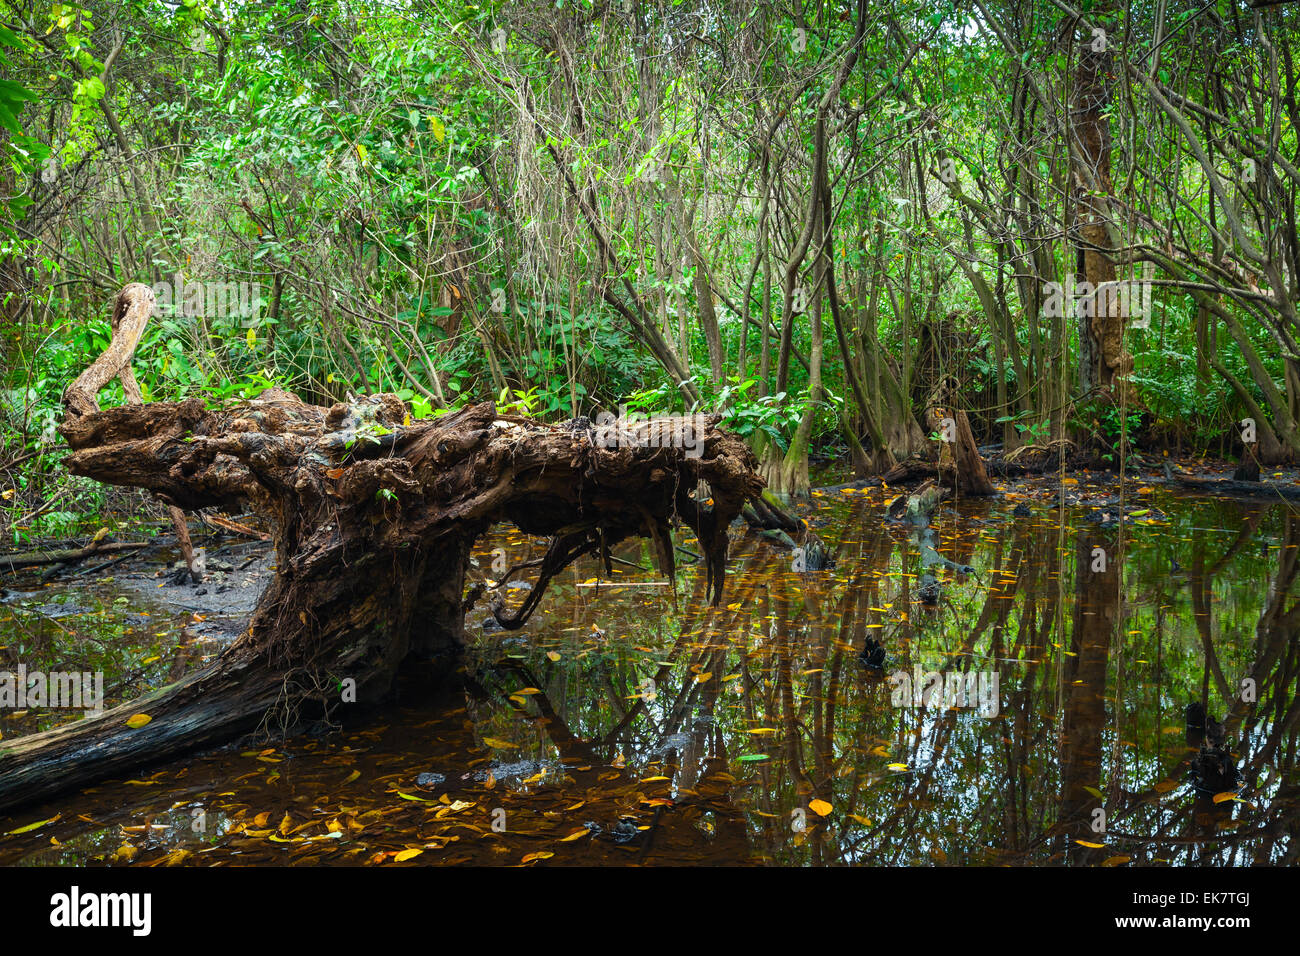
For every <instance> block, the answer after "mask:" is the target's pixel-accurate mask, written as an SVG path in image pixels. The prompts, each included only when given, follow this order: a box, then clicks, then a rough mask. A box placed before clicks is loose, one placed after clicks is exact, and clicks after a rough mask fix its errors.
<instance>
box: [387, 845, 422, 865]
mask: <svg viewBox="0 0 1300 956" xmlns="http://www.w3.org/2000/svg"><path fill="white" fill-rule="evenodd" d="M423 852H424V851H423V850H422V849H420V848H419V847H412V848H411V849H409V850H403V851H402V852H401V853H399V854H397V856H395V857H393V862H395V863H404V862H405V861H407V860H413V859H415V858H416V857H417V856H419V855H420V854H421V853H423Z"/></svg>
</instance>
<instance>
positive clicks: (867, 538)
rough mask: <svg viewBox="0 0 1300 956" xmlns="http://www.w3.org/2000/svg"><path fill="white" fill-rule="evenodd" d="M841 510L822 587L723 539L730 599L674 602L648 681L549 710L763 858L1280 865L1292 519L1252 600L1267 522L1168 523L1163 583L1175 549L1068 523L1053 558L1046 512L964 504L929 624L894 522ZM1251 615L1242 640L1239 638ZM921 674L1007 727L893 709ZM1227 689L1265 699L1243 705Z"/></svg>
mask: <svg viewBox="0 0 1300 956" xmlns="http://www.w3.org/2000/svg"><path fill="white" fill-rule="evenodd" d="M849 509H850V514H849V516H848V518H847V520H846V521H845V522H844V524H843V532H842V533H841V534H840V535H839V536H838V544H837V546H836V549H835V550H836V554H835V557H836V560H837V564H838V569H839V570H838V571H836V572H835V573H834V574H821V575H818V574H801V573H797V572H795V571H793V570H792V569H791V565H790V560H789V556H788V555H786V554H783V553H781V552H778V551H776V550H775V549H772V548H769V547H766V546H764V545H763V544H753V543H749V542H742V543H739V544H738V546H737V551H738V552H740V551H741V550H742V549H746V550H745V553H744V556H743V557H741V558H740V559H739V560H738V561H737V563H738V564H740V567H739V568H737V570H736V573H735V574H734V576H733V579H732V591H731V593H730V595H729V599H728V603H727V605H726V606H725V607H719V608H717V609H709V608H707V607H704V606H703V605H704V603H705V602H704V601H703V600H702V594H695V595H690V596H687V597H685V599H684V600H683V603H682V614H681V617H680V620H679V621H678V622H677V623H678V624H679V625H680V627H679V628H678V636H677V638H676V640H675V642H674V643H673V644H672V646H671V649H670V650H668V651H667V652H666V653H665V654H661V655H659V657H658V661H659V663H658V665H657V668H656V669H655V670H653V671H650V672H648V673H647V672H646V671H645V670H644V666H643V665H641V666H638V665H637V664H636V662H631V661H628V660H622V661H620V660H617V659H615V660H609V659H606V658H603V657H599V656H597V657H593V658H592V663H591V665H590V667H589V668H587V669H586V670H585V671H584V672H583V673H582V674H581V675H577V674H574V673H570V674H569V677H568V680H575V679H577V680H580V681H582V682H584V684H585V688H584V690H582V691H581V692H579V693H577V694H575V693H574V692H573V689H572V688H570V692H569V693H568V695H567V697H565V700H566V701H567V703H566V705H565V707H566V708H567V710H568V711H569V713H568V715H567V718H566V719H567V720H568V721H569V725H570V726H578V725H582V727H581V730H580V731H577V733H579V734H580V735H581V736H582V737H583V738H584V739H586V740H590V741H593V742H594V746H595V747H596V748H597V750H598V751H599V753H598V754H597V755H596V756H598V757H601V758H603V759H612V758H613V756H614V755H615V754H616V753H621V754H623V755H625V757H626V759H627V761H628V763H629V765H636V766H641V767H650V768H651V769H653V770H654V771H655V773H658V774H662V775H665V776H668V777H669V778H670V780H671V787H672V788H674V789H675V790H677V791H678V792H679V793H681V794H682V796H681V797H679V799H681V800H682V801H683V803H685V804H689V803H691V801H692V799H693V797H692V793H693V792H695V791H698V790H699V789H700V788H701V787H702V786H703V785H704V784H705V783H709V782H711V783H712V784H713V790H712V791H711V793H712V795H711V798H710V799H711V800H713V801H714V803H713V806H714V807H715V808H716V807H718V806H726V807H729V808H731V810H730V811H727V812H723V813H722V817H724V818H725V819H727V820H729V821H732V822H734V821H736V820H739V819H740V817H739V816H738V814H739V813H742V812H743V814H744V816H745V819H746V820H747V826H748V829H749V834H750V839H751V842H752V844H753V846H754V848H755V852H756V853H757V855H758V856H759V857H760V858H765V859H768V860H771V861H774V862H808V863H813V864H819V863H820V864H834V863H851V862H858V863H873V864H895V863H897V864H906V863H917V862H919V863H936V862H937V863H948V864H958V863H964V862H1007V863H1025V862H1037V863H1043V862H1049V863H1050V862H1056V863H1067V862H1068V863H1070V864H1075V865H1077V864H1083V865H1087V864H1097V863H1102V862H1109V863H1112V864H1114V863H1124V862H1129V861H1132V862H1134V863H1138V864H1147V863H1163V862H1165V861H1168V862H1172V863H1176V864H1193V865H1195V864H1198V863H1200V864H1203V863H1247V862H1284V861H1290V860H1291V859H1292V858H1293V857H1294V854H1295V852H1296V851H1295V849H1294V841H1292V840H1291V839H1290V837H1291V835H1292V831H1293V829H1294V828H1295V826H1296V817H1297V815H1296V812H1295V810H1296V803H1297V801H1296V792H1295V787H1296V776H1297V775H1296V772H1295V766H1294V760H1295V757H1294V750H1295V745H1296V742H1297V741H1296V709H1295V708H1296V703H1295V680H1296V663H1297V662H1296V659H1295V655H1296V648H1295V640H1294V637H1295V635H1296V633H1297V614H1300V611H1298V610H1297V607H1296V602H1295V599H1294V598H1293V597H1292V594H1293V592H1294V587H1293V585H1294V584H1295V576H1296V572H1297V564H1296V562H1297V558H1296V550H1297V547H1296V545H1297V543H1298V542H1297V528H1296V525H1295V522H1294V521H1293V520H1291V519H1289V518H1288V519H1286V521H1285V525H1284V527H1283V528H1282V535H1283V541H1282V544H1283V547H1282V548H1281V549H1280V550H1275V551H1273V552H1272V557H1273V563H1274V565H1275V566H1274V567H1273V568H1272V569H1271V576H1270V577H1269V585H1268V588H1267V593H1264V591H1265V589H1264V588H1263V587H1259V588H1255V587H1254V585H1253V582H1257V581H1258V582H1262V580H1263V579H1264V577H1265V571H1266V570H1267V567H1268V560H1267V556H1260V555H1258V554H1257V552H1256V551H1255V550H1254V549H1253V548H1252V547H1251V543H1252V542H1255V543H1256V544H1257V543H1258V541H1259V540H1261V534H1262V532H1261V526H1262V520H1263V516H1262V515H1260V514H1257V515H1254V516H1252V517H1250V518H1249V520H1247V521H1246V523H1245V524H1244V525H1243V528H1242V531H1241V533H1240V534H1239V535H1238V536H1237V538H1236V540H1235V541H1233V542H1232V543H1231V544H1228V545H1227V547H1226V549H1225V546H1224V544H1223V543H1222V540H1223V535H1222V534H1221V533H1220V534H1215V533H1214V532H1212V531H1207V530H1206V529H1204V528H1199V527H1197V525H1201V524H1207V523H1210V522H1207V521H1205V520H1203V519H1204V517H1205V516H1204V515H1202V516H1201V518H1200V519H1197V520H1190V519H1189V520H1188V521H1187V522H1184V523H1183V524H1180V525H1179V526H1178V527H1177V528H1176V529H1172V530H1177V531H1179V532H1181V533H1183V536H1185V537H1186V539H1187V540H1186V541H1184V542H1181V543H1179V545H1178V548H1179V550H1178V551H1177V554H1178V555H1180V556H1182V558H1183V560H1182V561H1181V563H1179V564H1178V565H1177V566H1176V567H1177V570H1176V571H1173V570H1172V569H1173V568H1174V567H1175V565H1173V564H1172V563H1171V560H1170V558H1169V557H1168V555H1169V554H1170V553H1173V552H1172V551H1171V550H1169V548H1170V547H1172V546H1173V541H1172V540H1158V539H1155V538H1149V539H1148V538H1144V537H1143V536H1141V535H1137V534H1135V533H1133V532H1132V531H1127V532H1126V535H1127V536H1128V538H1129V540H1128V541H1127V542H1125V543H1124V546H1123V549H1121V541H1120V538H1119V534H1118V532H1117V531H1115V530H1105V529H1101V528H1097V527H1094V526H1091V525H1086V524H1085V525H1083V526H1082V528H1081V530H1079V532H1078V533H1077V535H1075V540H1074V541H1073V542H1070V541H1069V537H1070V535H1072V534H1075V533H1074V532H1073V531H1071V530H1070V529H1068V528H1067V529H1066V530H1065V532H1064V533H1060V529H1059V528H1058V527H1056V526H1055V525H1054V524H1053V523H1052V522H1051V521H1047V522H1032V521H1031V522H1021V523H1017V524H1015V525H1014V526H1011V527H1007V526H1006V525H1005V524H1004V523H1003V521H1004V519H1002V518H1000V517H997V516H995V515H991V514H989V513H988V512H987V511H984V512H979V511H972V510H971V509H969V508H965V507H963V512H962V520H961V521H959V522H957V527H955V528H953V527H940V528H939V538H940V548H941V549H942V551H943V553H944V555H945V556H946V557H948V558H950V559H952V560H953V561H954V562H955V563H957V564H971V565H974V566H975V567H976V568H978V569H979V570H978V574H977V576H975V577H968V578H965V579H961V578H957V577H956V576H954V574H953V573H952V572H943V573H941V576H942V579H943V582H944V586H943V595H944V597H943V599H942V600H941V601H940V602H939V603H938V605H937V606H935V607H929V606H927V605H926V604H925V603H924V602H922V601H920V600H919V599H918V597H917V594H916V589H917V581H918V578H919V573H920V571H921V570H923V569H922V567H921V565H920V554H919V549H918V548H917V545H916V542H915V541H913V540H910V538H909V532H908V531H907V529H904V528H896V527H888V526H885V525H882V524H881V523H880V522H879V521H878V520H877V517H876V512H875V510H874V509H873V507H872V506H871V505H870V504H869V503H868V502H867V501H866V500H865V498H859V499H858V500H856V501H854V502H852V503H851V504H850V505H849ZM1211 511H1212V509H1211ZM947 523H948V524H949V525H951V524H952V522H951V520H950V521H948V522H947ZM1184 525H1186V527H1184ZM985 527H988V528H989V530H988V531H985V530H984V528H985ZM1142 530H1143V531H1145V530H1146V529H1145V528H1144V529H1142ZM828 537H829V536H828ZM1263 537H1264V539H1265V540H1266V539H1267V535H1266V534H1265V535H1263ZM1071 545H1072V546H1071ZM1098 548H1099V549H1101V551H1102V552H1104V553H1105V555H1106V558H1107V560H1106V561H1105V563H1104V564H1103V565H1096V564H1095V555H1096V554H1097V552H1096V550H1095V549H1098ZM1183 565H1186V568H1184V567H1183ZM1121 579H1122V580H1123V582H1124V584H1123V587H1124V591H1123V594H1121ZM1225 587H1226V588H1227V589H1228V591H1229V592H1230V593H1229V597H1231V600H1230V601H1228V602H1227V604H1226V605H1225V603H1224V601H1222V600H1221V598H1222V596H1223V592H1224V588H1225ZM1198 615H1199V616H1198ZM1215 615H1218V620H1217V621H1216V619H1215ZM1062 621H1067V622H1068V626H1067V627H1066V628H1065V629H1064V639H1063V637H1062V633H1063V629H1062V627H1061V622H1062ZM1251 621H1253V622H1254V625H1253V626H1254V631H1255V639H1254V643H1253V646H1251V645H1250V643H1249V642H1248V641H1242V640H1239V639H1238V638H1240V636H1241V635H1243V634H1246V633H1247V631H1248V629H1249V626H1250V622H1251ZM1193 622H1194V623H1193ZM629 640H635V637H633V638H629ZM868 640H874V641H878V642H879V643H880V644H882V645H883V646H884V647H885V648H886V649H887V651H888V655H889V657H888V663H887V664H886V665H885V668H884V672H885V674H884V675H877V674H873V673H872V672H870V671H869V670H868V669H866V668H863V667H862V666H861V664H860V662H859V660H858V651H860V650H861V648H862V647H863V646H864V645H865V644H866V642H867V641H868ZM918 669H919V671H920V672H926V671H937V672H940V673H941V674H943V675H949V674H975V673H978V672H980V671H983V670H996V672H997V675H998V681H999V686H1000V689H1001V693H1000V700H999V706H1000V710H1001V712H1000V714H999V715H998V716H997V717H996V718H995V719H985V718H983V717H981V716H980V715H979V714H978V712H977V711H975V710H973V709H971V708H969V707H967V708H962V709H947V710H942V709H934V708H930V709H919V708H915V707H904V706H894V705H893V704H892V702H891V697H892V695H893V692H894V688H893V686H892V685H891V683H890V681H889V680H888V679H887V676H885V675H889V674H891V673H893V672H896V671H904V672H906V673H908V674H909V675H913V674H916V673H917V672H918ZM706 675H707V677H706ZM647 676H649V677H650V678H651V679H652V680H653V681H654V685H653V686H654V687H655V688H656V691H657V692H656V693H655V695H654V696H653V699H647V695H645V694H644V693H642V689H643V688H644V686H645V680H646V678H647ZM1243 678H1251V679H1253V680H1254V681H1255V683H1256V686H1257V688H1258V694H1257V696H1256V699H1254V700H1244V699H1242V698H1241V696H1240V693H1239V691H1238V690H1237V688H1238V687H1239V682H1240V681H1241V680H1242V679H1243ZM1198 692H1199V693H1202V694H1204V695H1205V702H1206V703H1207V705H1208V706H1209V709H1210V711H1211V712H1212V713H1214V714H1220V713H1221V714H1222V715H1223V723H1224V728H1225V736H1226V746H1227V748H1228V749H1229V750H1231V751H1232V752H1233V753H1234V754H1235V756H1236V757H1237V758H1240V762H1241V766H1242V771H1243V788H1242V791H1241V794H1242V797H1241V799H1242V801H1245V802H1239V801H1236V800H1222V801H1221V802H1219V803H1215V802H1214V801H1213V795H1212V794H1208V793H1198V792H1197V791H1196V790H1195V789H1194V788H1193V787H1192V786H1191V785H1190V779H1189V774H1190V772H1191V770H1192V768H1193V761H1194V760H1195V759H1196V758H1197V756H1198V751H1197V750H1196V749H1193V748H1190V747H1188V746H1187V737H1186V734H1185V729H1184V726H1183V711H1184V708H1185V707H1186V705H1187V702H1188V700H1189V699H1192V698H1193V697H1195V696H1196V695H1197V694H1198ZM597 699H599V701H600V703H599V704H597V703H596V700H597ZM1116 701H1119V705H1118V706H1117V705H1116ZM607 702H608V703H607ZM742 757H749V758H751V761H742V760H741V759H740V758H742ZM756 757H761V758H764V759H759V760H753V759H752V758H756ZM891 768H892V769H891ZM822 801H824V803H825V804H829V805H830V807H831V810H830V813H829V816H828V817H823V816H821V814H819V813H818V812H817V809H818V808H823V809H824V807H823V805H822ZM1098 811H1103V812H1104V816H1102V814H1101V813H1099V812H1098ZM673 812H675V811H673ZM1087 844H1099V846H1088V845H1087ZM720 862H721V861H720Z"/></svg>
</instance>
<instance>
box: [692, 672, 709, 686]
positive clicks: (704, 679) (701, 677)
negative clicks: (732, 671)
mask: <svg viewBox="0 0 1300 956" xmlns="http://www.w3.org/2000/svg"><path fill="white" fill-rule="evenodd" d="M712 677H713V671H705V672H704V673H703V674H696V675H695V683H697V684H707V683H708V682H709V680H710V679H711V678H712Z"/></svg>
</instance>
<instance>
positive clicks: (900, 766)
mask: <svg viewBox="0 0 1300 956" xmlns="http://www.w3.org/2000/svg"><path fill="white" fill-rule="evenodd" d="M888 769H890V770H906V769H907V764H905V763H891V764H890V765H889V767H888Z"/></svg>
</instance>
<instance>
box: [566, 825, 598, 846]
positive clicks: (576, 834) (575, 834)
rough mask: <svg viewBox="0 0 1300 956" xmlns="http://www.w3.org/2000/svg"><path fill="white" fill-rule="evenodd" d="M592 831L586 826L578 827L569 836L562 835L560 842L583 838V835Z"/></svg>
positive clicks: (570, 841)
mask: <svg viewBox="0 0 1300 956" xmlns="http://www.w3.org/2000/svg"><path fill="white" fill-rule="evenodd" d="M590 832H591V831H590V830H588V829H587V828H586V827H579V828H578V829H576V830H574V831H573V832H572V833H570V834H569V835H568V836H566V837H560V842H561V843H572V842H573V841H574V840H580V839H582V838H583V837H585V836H586V835H587V834H588V833H590Z"/></svg>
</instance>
